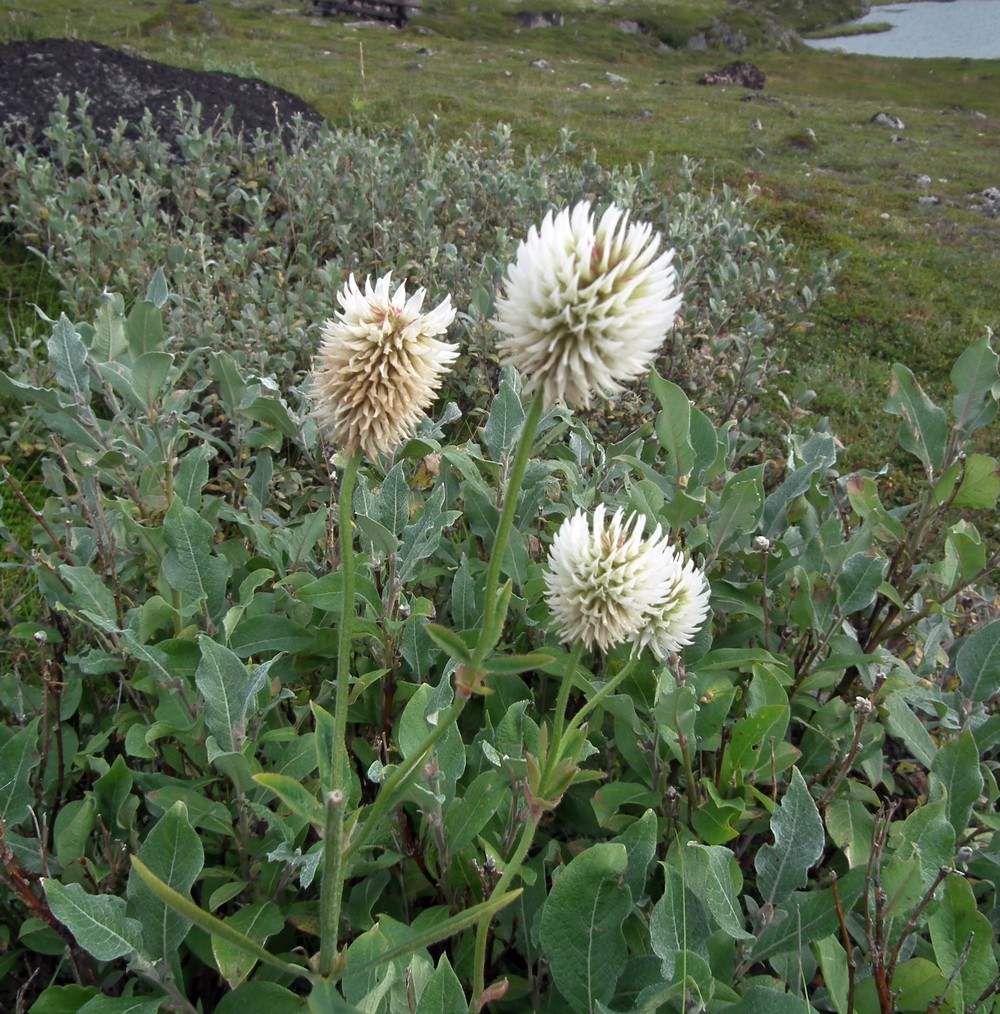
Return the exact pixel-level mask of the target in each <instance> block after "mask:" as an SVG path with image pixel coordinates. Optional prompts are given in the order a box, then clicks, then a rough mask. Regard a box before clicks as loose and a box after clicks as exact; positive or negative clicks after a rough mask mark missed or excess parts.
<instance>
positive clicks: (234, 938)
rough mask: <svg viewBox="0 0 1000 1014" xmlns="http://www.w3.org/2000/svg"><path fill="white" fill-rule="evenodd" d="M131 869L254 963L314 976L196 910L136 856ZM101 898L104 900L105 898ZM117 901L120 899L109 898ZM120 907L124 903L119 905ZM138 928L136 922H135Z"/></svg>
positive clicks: (184, 913)
mask: <svg viewBox="0 0 1000 1014" xmlns="http://www.w3.org/2000/svg"><path fill="white" fill-rule="evenodd" d="M132 868H133V869H134V870H135V872H136V873H138V874H139V877H140V878H141V879H142V881H143V883H145V884H146V886H147V887H148V888H149V889H150V890H151V891H152V892H153V894H155V895H156V896H157V897H158V898H159V899H160V900H161V901H163V902H166V904H168V905H169V906H170V907H171V908H172V909H174V910H175V911H176V912H179V913H180V914H181V915H182V916H184V917H185V918H187V919H190V920H191V922H193V923H194V924H195V925H196V926H198V927H199V928H200V929H203V930H204V931H205V932H206V933H208V934H209V935H210V936H212V937H219V938H221V939H222V940H226V941H228V942H229V943H231V944H233V945H234V946H236V947H240V948H242V949H243V950H244V951H246V952H247V953H248V954H253V955H256V957H257V958H258V960H260V961H263V962H264V964H266V965H271V966H272V967H273V968H277V969H279V970H280V971H282V972H284V973H285V974H286V975H291V976H293V977H295V978H298V977H301V978H304V979H309V980H310V981H312V980H313V979H314V976H313V974H312V972H310V971H309V969H308V968H303V967H302V966H301V965H292V964H290V963H289V962H287V961H282V960H281V958H278V957H275V955H273V954H271V953H270V952H269V951H268V950H266V949H265V948H264V947H262V946H261V945H260V944H259V943H257V941H256V940H252V939H251V938H250V937H248V936H247V935H246V934H245V933H241V932H240V931H239V930H237V929H235V928H234V927H232V926H227V925H226V924H225V923H224V922H223V921H222V920H221V919H217V918H216V917H215V916H214V915H209V913H208V912H206V911H205V910H204V909H201V908H199V907H198V906H197V905H196V904H195V903H194V902H193V901H191V900H190V899H188V898H185V897H184V895H183V894H178V893H177V891H175V890H174V889H173V888H172V887H170V886H169V885H167V884H165V883H164V882H163V881H162V880H161V879H160V878H159V877H158V876H157V875H156V874H155V873H153V871H152V870H150V869H149V868H148V867H147V866H146V865H145V864H144V863H143V861H142V860H141V859H140V858H139V857H138V856H132ZM105 897H107V896H106V895H105ZM110 900H117V901H121V899H120V898H119V899H114V898H112V899H110ZM122 904H123V905H124V904H125V903H124V902H122ZM130 921H131V922H134V920H130ZM136 926H137V927H138V923H136Z"/></svg>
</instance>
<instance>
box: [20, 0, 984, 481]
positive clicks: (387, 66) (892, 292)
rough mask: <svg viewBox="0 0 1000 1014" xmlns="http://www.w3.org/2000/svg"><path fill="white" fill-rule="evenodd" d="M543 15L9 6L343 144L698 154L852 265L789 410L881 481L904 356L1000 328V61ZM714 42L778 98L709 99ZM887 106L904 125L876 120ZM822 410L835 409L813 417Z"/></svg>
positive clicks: (696, 12)
mask: <svg viewBox="0 0 1000 1014" xmlns="http://www.w3.org/2000/svg"><path fill="white" fill-rule="evenodd" d="M546 6H547V7H550V6H551V7H554V6H556V5H546ZM523 7H524V4H523V3H522V2H521V0H517V2H513V0H510V2H502V0H493V2H489V3H479V4H470V3H468V2H465V0H438V2H434V3H428V4H427V5H426V10H425V13H424V14H423V15H421V16H420V17H418V18H415V19H414V20H413V21H412V22H411V24H410V25H409V27H407V28H406V29H404V30H396V29H388V28H380V27H374V26H370V25H359V24H356V23H350V22H347V21H341V20H339V19H325V18H315V17H311V16H308V15H307V14H305V13H304V9H303V7H302V6H301V5H291V4H290V5H287V6H286V7H281V8H273V9H272V8H270V7H268V8H263V7H262V6H261V5H257V4H250V3H232V4H231V3H223V2H221V0H209V2H207V3H203V4H195V5H191V4H182V3H173V4H169V3H163V2H158V0H157V2H153V0H150V2H147V3H143V4H130V3H125V2H124V0H112V2H109V3H106V4H101V5H93V4H89V3H84V2H82V0H77V2H75V3H72V4H66V3H65V2H62V0H34V2H32V3H31V4H27V3H24V2H23V0H4V3H3V8H2V10H3V21H2V28H0V31H2V32H4V33H5V34H6V36H7V37H9V38H16V37H20V38H25V37H26V38H41V37H45V36H50V35H74V36H78V37H81V38H89V39H94V40H96V41H101V42H105V43H109V44H112V45H116V46H123V47H129V48H130V49H132V50H134V51H136V52H138V53H141V54H142V55H144V56H147V57H150V58H154V59H158V60H164V61H167V62H171V63H175V64H178V65H182V66H186V67H192V68H205V69H222V70H228V71H233V72H236V73H241V74H248V75H256V76H259V77H263V78H265V79H267V80H268V81H271V82H273V83H274V84H277V85H280V86H282V87H284V88H287V89H289V90H291V91H293V92H296V93H298V94H300V95H301V96H303V97H304V98H305V99H306V100H308V101H309V102H311V103H312V104H314V105H315V106H316V107H317V108H318V109H319V110H320V111H321V112H322V113H324V114H325V115H326V116H327V117H328V118H329V119H330V120H331V121H332V122H335V123H338V124H345V123H351V124H355V125H357V126H359V127H362V128H365V127H369V126H383V125H390V126H391V125H393V124H401V123H403V122H405V121H406V120H407V119H408V118H410V117H416V118H417V119H418V120H420V121H423V122H427V121H430V120H433V121H434V122H435V125H436V129H437V130H438V131H439V133H440V134H442V135H443V136H445V137H448V136H455V135H458V134H461V133H462V132H464V131H465V130H467V129H469V128H470V127H471V126H473V125H474V124H475V123H477V122H484V123H486V124H492V123H494V122H496V121H504V122H507V123H510V124H511V125H512V127H513V130H514V136H515V139H516V140H517V141H518V143H520V144H524V145H542V144H544V145H548V144H551V143H553V142H554V141H556V140H557V139H558V138H559V136H560V133H561V132H562V131H564V130H567V129H568V130H571V131H572V132H573V135H574V137H575V139H576V141H577V143H578V147H579V149H580V150H589V149H590V148H595V149H596V151H597V154H598V158H599V159H600V160H601V161H603V162H605V163H609V164H610V163H615V164H617V163H625V162H629V163H633V164H639V163H642V164H647V163H648V164H649V165H650V167H651V168H650V171H651V172H653V173H656V174H660V175H662V178H663V180H664V185H665V186H667V187H669V186H671V185H672V181H673V179H674V177H675V172H676V166H677V164H678V160H679V156H681V155H688V156H692V157H694V158H696V159H699V160H702V162H703V168H702V170H701V173H700V176H699V179H700V182H701V185H703V186H706V187H709V186H714V185H718V184H720V183H722V182H725V183H729V184H730V185H732V186H734V187H737V188H739V189H740V190H744V189H745V188H747V187H752V188H754V190H755V191H756V192H757V193H758V195H759V196H758V201H759V209H760V214H761V216H762V217H763V219H764V220H765V221H767V222H769V223H773V224H775V225H780V226H781V228H782V230H783V233H784V234H785V235H786V236H787V237H788V238H790V239H792V240H794V241H795V242H796V243H797V244H799V245H800V247H801V249H802V255H803V258H804V259H808V258H809V257H810V255H812V254H814V253H815V254H823V255H828V254H843V255H845V258H844V263H843V271H842V274H841V276H840V280H839V284H838V291H837V293H836V294H835V295H834V296H831V297H827V298H826V299H824V300H823V301H822V303H821V305H820V307H819V309H818V311H817V312H816V314H815V326H814V327H812V328H811V329H810V330H808V331H805V332H804V333H802V334H801V336H800V338H799V340H798V342H797V344H796V345H795V346H793V347H789V348H788V349H787V369H788V373H787V376H786V378H785V389H784V391H783V392H782V394H781V395H780V396H779V395H777V394H775V396H774V397H773V398H771V403H772V408H773V410H774V412H775V413H778V415H779V416H782V417H783V416H784V415H786V414H787V412H788V404H787V403H788V402H791V403H795V402H796V401H800V402H803V403H804V402H805V401H808V410H809V411H811V412H813V413H815V414H818V415H827V414H828V415H831V416H832V417H833V420H834V428H835V430H836V432H837V433H838V434H839V435H840V437H841V439H842V440H843V441H844V443H845V444H847V453H846V462H845V463H846V464H849V465H851V464H853V465H856V464H861V463H865V464H873V463H874V462H872V460H871V449H872V447H877V446H881V445H882V444H883V443H884V440H883V437H884V436H885V434H886V432H887V430H885V427H892V426H894V423H893V422H892V421H891V420H889V419H887V418H883V416H882V413H881V405H882V402H883V400H884V385H885V378H886V375H887V373H886V370H887V366H888V365H889V364H891V363H892V362H894V361H897V360H903V361H905V362H906V363H908V364H909V365H910V366H911V367H912V368H913V369H914V371H915V372H916V373H917V375H918V377H919V378H920V379H921V380H922V381H924V382H926V383H927V384H929V386H930V387H931V388H934V386H935V384H936V383H937V382H938V381H941V380H945V379H946V377H947V371H948V369H949V368H950V364H951V362H952V361H953V359H954V357H955V355H956V354H957V352H958V351H959V350H960V349H961V348H963V347H964V346H965V345H967V344H968V343H969V342H970V341H971V340H973V339H974V338H976V337H978V336H979V335H981V334H982V333H983V330H984V328H987V327H993V328H995V327H996V326H997V325H998V323H1000V307H998V303H997V298H996V284H995V280H996V278H997V276H998V268H1000V243H998V229H1000V224H998V222H997V221H995V220H994V221H990V220H987V219H985V218H983V217H982V216H981V215H980V214H978V213H977V212H976V211H975V210H973V209H972V206H971V204H972V202H971V201H970V200H969V195H970V194H973V193H977V192H979V191H982V190H984V189H985V188H986V187H989V186H996V185H998V184H1000V170H998V169H997V166H998V165H1000V159H998V152H997V148H998V146H1000V132H998V131H997V123H998V121H1000V90H998V89H997V88H996V79H997V76H998V75H1000V61H968V60H959V59H953V60H914V61H903V60H888V59H875V58H862V57H853V56H847V55H843V54H837V53H823V52H817V51H810V50H807V49H805V47H803V46H802V45H801V43H799V42H798V41H797V40H796V39H795V38H794V37H791V38H790V37H789V34H788V32H787V31H786V30H785V29H783V28H781V27H780V26H779V24H778V22H777V21H776V20H775V18H776V17H777V18H780V19H783V22H784V24H794V25H795V26H796V27H800V28H801V27H803V26H806V27H814V26H816V25H819V24H822V23H826V22H829V21H831V20H835V19H836V17H837V16H839V15H841V14H843V15H847V14H850V13H851V11H850V9H849V8H848V6H847V5H843V6H837V5H830V4H814V3H808V4H804V5H803V4H798V5H794V4H787V5H780V4H772V5H769V7H768V8H767V9H765V8H764V7H763V6H747V7H742V6H741V7H733V6H732V5H730V4H726V3H721V2H716V0H691V2H687V3H685V4H683V5H678V4H675V3H666V2H663V0H651V2H645V3H634V2H633V3H630V2H622V3H594V2H586V0H572V2H564V3H561V4H559V5H558V9H559V10H560V11H561V12H562V13H563V15H564V24H563V25H562V26H560V27H552V28H544V29H536V30H527V29H519V28H518V27H517V25H516V23H515V21H514V18H513V15H514V13H515V12H517V11H518V10H521V9H523ZM629 23H631V24H629ZM720 23H724V26H723V27H722V28H720V27H719V26H720ZM636 25H638V26H639V28H640V30H639V31H635V30H626V29H634V28H635V26H636ZM713 26H714V35H713ZM699 32H701V33H703V34H704V33H707V35H708V37H709V39H710V40H711V39H713V38H718V37H720V34H721V35H722V36H724V37H727V38H734V37H735V36H737V35H742V36H743V37H745V39H746V40H747V44H748V47H749V48H748V49H747V52H746V53H744V54H743V56H742V58H744V59H749V60H751V61H752V62H754V63H755V64H756V65H757V66H758V67H760V69H761V70H763V71H764V73H765V74H766V76H767V83H766V88H765V90H764V92H763V93H749V94H748V93H746V92H745V91H744V90H742V89H738V88H720V87H703V86H701V85H699V84H698V79H699V78H700V76H701V75H702V74H703V73H705V72H706V71H708V70H713V69H718V67H720V66H721V65H722V64H724V63H725V62H727V61H729V60H731V59H734V58H735V57H734V56H733V54H732V53H727V52H725V51H724V50H723V49H721V48H718V47H715V48H709V49H708V50H702V51H688V50H686V49H679V48H674V47H683V46H686V45H687V43H688V41H689V40H690V39H691V38H692V37H694V36H696V35H697V34H698V33H699ZM537 61H544V65H541V66H539V65H537ZM880 110H886V111H888V112H890V113H892V114H893V115H895V116H898V117H900V118H901V119H902V120H903V121H904V123H905V129H904V130H902V131H893V130H892V129H891V128H887V127H884V126H879V125H876V124H873V123H871V122H870V121H871V118H872V116H873V115H874V114H875V113H877V112H879V111H880ZM894 135H898V137H894ZM928 178H929V182H928ZM921 198H924V199H925V202H924V203H922V202H921V201H920V199H921ZM930 198H936V199H937V201H938V202H939V203H931V201H930V200H929V199H930ZM36 284H37V282H36ZM810 390H812V391H815V392H816V397H815V398H814V399H812V400H809V398H810V396H809V395H805V397H804V398H803V395H804V394H805V392H807V391H810Z"/></svg>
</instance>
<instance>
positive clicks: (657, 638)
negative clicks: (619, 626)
mask: <svg viewBox="0 0 1000 1014" xmlns="http://www.w3.org/2000/svg"><path fill="white" fill-rule="evenodd" d="M664 552H665V555H666V557H667V566H666V568H665V569H664V571H663V573H662V575H661V586H662V588H663V589H664V591H665V597H664V599H663V602H662V603H661V604H660V605H658V606H656V607H655V608H653V609H652V610H651V611H650V613H649V616H648V617H647V621H646V623H645V625H644V626H642V627H641V628H640V629H639V630H638V631H637V632H636V633H635V634H633V635H632V643H633V644H634V645H635V650H636V651H637V652H638V651H641V650H642V649H643V648H647V647H648V648H649V650H650V651H651V652H652V653H653V654H654V655H655V656H656V657H657V658H658V659H659V660H660V661H661V662H662V661H663V660H664V659H665V658H666V657H667V656H668V655H670V654H671V653H673V652H675V651H680V650H681V648H683V647H684V646H685V645H688V644H691V642H692V641H693V640H694V639H695V636H696V635H697V633H698V631H699V630H701V628H702V625H703V624H704V622H705V617H707V616H708V604H709V597H710V592H709V586H708V580H707V579H706V577H705V575H704V574H703V573H702V572H701V571H700V570H698V568H697V567H695V565H694V564H693V563H692V562H691V561H690V560H688V561H687V562H686V563H685V561H684V559H683V558H682V557H681V556H680V554H679V553H677V552H676V551H675V550H674V549H672V548H671V547H669V546H664Z"/></svg>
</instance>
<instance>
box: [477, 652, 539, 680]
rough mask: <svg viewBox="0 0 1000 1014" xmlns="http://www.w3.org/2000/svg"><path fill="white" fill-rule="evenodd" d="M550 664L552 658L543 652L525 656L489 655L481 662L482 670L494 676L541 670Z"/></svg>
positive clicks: (529, 653) (530, 653)
mask: <svg viewBox="0 0 1000 1014" xmlns="http://www.w3.org/2000/svg"><path fill="white" fill-rule="evenodd" d="M552 662H553V656H552V655H548V654H546V653H545V652H544V651H529V652H528V653H527V654H526V655H491V656H490V657H489V658H487V659H486V661H484V662H483V669H485V670H486V672H489V673H494V674H496V675H514V674H516V673H521V672H528V671H529V670H533V669H541V668H543V667H544V666H547V665H550V664H551V663H552Z"/></svg>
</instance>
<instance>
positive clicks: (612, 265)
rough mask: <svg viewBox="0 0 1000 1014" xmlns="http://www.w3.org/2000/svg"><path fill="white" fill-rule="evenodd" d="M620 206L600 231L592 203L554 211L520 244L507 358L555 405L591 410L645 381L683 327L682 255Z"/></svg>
mask: <svg viewBox="0 0 1000 1014" xmlns="http://www.w3.org/2000/svg"><path fill="white" fill-rule="evenodd" d="M659 249H660V234H659V233H654V232H653V228H652V226H651V225H649V224H639V223H630V222H629V218H628V213H627V212H625V211H623V210H622V209H620V208H618V207H616V206H615V205H611V206H610V207H609V208H608V209H607V210H606V211H605V212H604V214H603V215H602V216H601V218H600V221H599V222H597V224H596V225H595V216H594V215H592V214H591V211H590V203H589V202H587V201H584V202H581V203H580V204H577V205H576V206H575V207H574V208H572V209H564V210H563V211H561V212H559V214H558V215H553V213H552V212H551V211H550V212H549V213H548V214H547V215H546V216H545V219H544V221H543V222H542V225H541V228H536V227H534V226H532V227H531V229H530V230H529V232H528V235H527V238H525V239H524V240H522V242H521V244H520V246H519V247H518V250H517V254H516V256H515V259H514V262H513V263H512V264H511V265H510V266H509V267H508V269H507V276H506V279H505V283H504V290H503V292H502V293H501V294H500V295H499V296H498V297H497V301H496V306H497V320H496V321H495V322H494V323H495V326H496V327H497V329H498V330H499V331H500V332H502V333H503V334H504V335H505V337H504V338H502V339H501V341H500V343H499V351H500V361H501V363H503V364H504V365H505V366H514V367H516V368H517V369H518V370H519V371H520V373H521V374H522V376H523V377H524V387H525V392H526V393H528V392H530V391H532V390H534V389H536V388H539V387H540V388H541V389H542V390H543V392H544V402H545V406H546V407H549V406H551V405H555V404H558V403H565V404H566V405H569V406H570V407H571V408H587V407H589V405H590V401H591V397H592V396H593V395H595V394H596V395H600V396H607V395H609V394H614V393H615V392H617V391H620V390H622V382H627V381H631V380H635V379H636V378H637V377H640V376H642V375H643V374H644V373H645V372H646V370H647V368H648V367H649V364H650V361H651V360H652V358H653V356H654V355H655V354H656V352H657V350H658V349H659V348H660V346H661V345H662V344H663V339H664V337H665V336H666V334H667V332H668V331H669V330H670V328H671V327H672V326H673V323H674V319H675V317H676V316H677V311H678V308H679V307H680V304H681V296H680V295H678V294H676V293H675V289H676V287H677V272H676V271H675V269H674V268H673V266H672V264H671V261H672V260H673V256H674V251H673V250H664V251H663V252H662V253H659V252H658V251H659Z"/></svg>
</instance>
